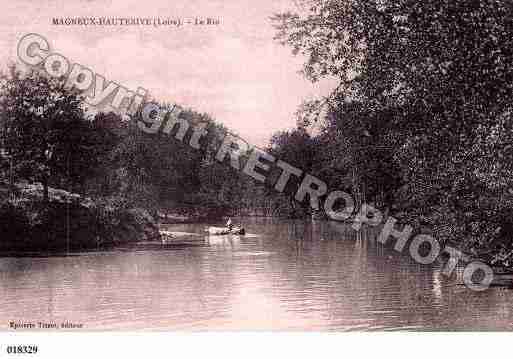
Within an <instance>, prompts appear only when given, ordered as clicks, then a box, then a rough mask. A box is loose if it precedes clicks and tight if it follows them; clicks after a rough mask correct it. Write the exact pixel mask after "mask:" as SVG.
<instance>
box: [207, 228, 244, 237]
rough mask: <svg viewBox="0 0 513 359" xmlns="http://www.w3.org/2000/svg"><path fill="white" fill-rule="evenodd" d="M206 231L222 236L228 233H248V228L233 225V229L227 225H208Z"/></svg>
mask: <svg viewBox="0 0 513 359" xmlns="http://www.w3.org/2000/svg"><path fill="white" fill-rule="evenodd" d="M205 231H206V232H208V233H209V234H211V235H213V236H222V235H226V234H237V235H244V234H246V230H245V229H244V228H243V227H233V228H232V229H231V230H230V229H229V228H227V227H208V228H207V229H205Z"/></svg>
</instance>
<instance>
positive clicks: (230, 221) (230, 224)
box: [226, 217, 233, 231]
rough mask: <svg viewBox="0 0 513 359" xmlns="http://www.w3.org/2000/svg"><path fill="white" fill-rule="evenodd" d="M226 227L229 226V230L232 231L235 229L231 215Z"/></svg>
mask: <svg viewBox="0 0 513 359" xmlns="http://www.w3.org/2000/svg"><path fill="white" fill-rule="evenodd" d="M226 227H228V230H230V231H231V230H232V229H233V223H232V219H231V218H230V217H228V221H226Z"/></svg>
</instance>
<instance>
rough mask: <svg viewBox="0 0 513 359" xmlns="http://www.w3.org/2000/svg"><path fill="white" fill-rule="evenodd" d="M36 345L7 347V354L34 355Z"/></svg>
mask: <svg viewBox="0 0 513 359" xmlns="http://www.w3.org/2000/svg"><path fill="white" fill-rule="evenodd" d="M36 353H37V345H8V346H7V354H36Z"/></svg>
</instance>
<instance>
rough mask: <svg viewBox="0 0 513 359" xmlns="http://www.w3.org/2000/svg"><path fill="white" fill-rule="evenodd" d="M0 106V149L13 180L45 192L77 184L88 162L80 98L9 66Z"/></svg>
mask: <svg viewBox="0 0 513 359" xmlns="http://www.w3.org/2000/svg"><path fill="white" fill-rule="evenodd" d="M0 92H1V98H0V107H1V114H2V119H3V130H4V132H3V137H4V141H3V142H4V150H5V151H6V153H7V154H8V155H9V156H10V157H11V158H12V160H13V162H14V169H15V172H16V175H17V176H19V177H21V178H24V179H27V180H29V181H37V182H41V183H42V185H43V189H44V191H43V198H44V201H45V202H48V199H49V198H48V187H49V186H50V185H52V184H53V185H56V186H60V187H62V186H63V185H65V184H66V183H67V184H69V185H70V186H71V185H73V184H75V183H80V182H83V181H84V179H85V178H86V177H87V175H88V169H90V168H91V167H92V162H94V159H95V156H94V155H92V153H94V143H93V142H92V141H91V140H90V134H91V128H90V122H89V121H88V120H87V119H86V118H85V116H84V112H83V110H82V106H81V103H82V98H81V97H80V95H79V94H78V93H77V92H74V91H70V90H68V89H66V88H65V86H64V82H63V80H61V79H56V78H49V77H46V76H44V75H42V74H40V73H38V72H36V71H32V72H29V73H26V74H23V73H21V72H20V71H17V70H16V69H15V68H14V67H11V68H10V72H9V73H8V74H7V75H5V76H3V77H2V83H1V88H0Z"/></svg>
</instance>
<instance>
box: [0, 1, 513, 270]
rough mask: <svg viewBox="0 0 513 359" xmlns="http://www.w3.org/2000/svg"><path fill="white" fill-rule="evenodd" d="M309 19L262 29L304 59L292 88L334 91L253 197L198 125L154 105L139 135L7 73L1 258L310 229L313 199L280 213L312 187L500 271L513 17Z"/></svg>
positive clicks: (111, 117) (65, 91)
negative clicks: (161, 230) (155, 114)
mask: <svg viewBox="0 0 513 359" xmlns="http://www.w3.org/2000/svg"><path fill="white" fill-rule="evenodd" d="M307 3H308V4H309V5H308V6H306V7H305V9H304V13H301V14H299V13H293V12H285V13H282V14H277V15H276V16H274V17H273V18H272V21H273V23H274V26H275V28H276V39H277V40H278V41H280V42H281V43H282V44H284V45H286V46H289V47H290V48H291V49H293V52H294V53H302V54H303V56H305V57H306V61H305V62H304V66H303V73H304V75H305V77H306V78H307V79H309V80H311V81H312V82H316V81H318V80H321V79H327V78H330V79H337V80H338V83H339V85H338V86H337V87H336V88H335V89H334V90H333V92H332V93H330V94H329V95H328V96H326V97H322V98H317V99H314V100H312V101H308V102H305V103H303V104H302V105H301V106H300V108H299V109H298V112H297V126H296V128H294V129H291V130H288V131H280V132H277V133H275V134H274V135H273V136H272V137H271V139H270V141H269V144H268V146H267V147H266V148H265V151H266V152H267V153H268V154H269V155H271V156H272V157H273V158H276V159H279V160H280V161H282V162H283V163H288V164H291V166H294V169H295V170H297V171H295V173H296V175H291V174H293V173H294V172H291V173H289V180H288V181H287V182H286V184H285V185H284V188H281V189H282V192H280V193H277V192H276V191H275V190H274V189H275V186H276V184H277V183H278V182H279V181H280V178H282V177H281V175H282V174H283V169H282V170H280V169H279V168H277V167H276V166H275V167H271V168H270V169H269V171H268V173H267V174H268V176H266V177H265V179H264V182H263V183H260V182H258V181H253V180H251V179H250V178H249V177H248V176H247V175H245V174H244V173H242V172H241V171H237V170H235V169H234V168H233V167H231V166H230V165H228V164H227V163H228V162H229V160H228V158H224V157H223V158H222V159H221V160H217V156H216V155H217V152H218V150H219V148H220V146H221V145H222V144H223V141H224V138H225V137H226V136H227V133H228V132H229V131H228V129H226V128H225V127H224V126H223V125H221V124H220V123H218V122H216V121H215V120H214V119H213V118H212V117H211V116H209V115H208V114H204V113H203V114H202V113H198V112H196V111H194V110H192V109H185V108H183V107H181V106H179V105H177V104H170V103H166V102H161V103H158V104H155V105H156V108H158V109H159V111H162V113H165V114H166V115H165V116H163V118H162V121H161V122H162V125H163V126H164V124H165V126H166V127H165V131H158V130H159V129H160V128H156V129H155V130H156V131H155V133H152V134H149V133H144V131H141V129H140V128H139V126H138V124H140V123H145V124H147V122H146V121H144V116H142V114H141V113H140V112H137V113H135V114H131V115H130V116H121V115H120V114H119V113H113V112H110V113H103V112H99V113H94V114H91V113H86V111H85V110H84V106H85V105H84V103H85V101H84V98H85V97H86V96H85V95H84V94H83V93H81V92H79V91H78V90H76V89H75V88H72V89H70V88H68V87H66V85H65V81H64V79H63V78H56V77H54V76H50V75H48V74H44V72H43V71H38V70H41V68H30V69H29V71H26V70H27V69H25V68H24V69H19V68H16V67H15V66H12V67H10V68H9V71H8V72H7V73H6V74H4V75H3V76H2V77H1V83H0V84H1V87H0V94H1V96H0V125H1V130H2V132H1V144H0V149H1V154H0V179H1V180H2V181H3V182H2V183H3V184H4V185H3V190H2V193H3V197H2V202H1V203H0V208H1V211H2V213H1V214H0V218H2V222H1V225H2V231H3V232H2V239H1V241H2V243H1V244H0V247H3V248H19V249H20V250H24V249H27V250H28V249H29V248H31V247H46V248H48V249H49V250H51V249H52V248H54V247H62V246H63V245H66V246H69V245H70V243H68V242H66V243H65V241H64V240H63V238H70V237H71V236H70V235H71V234H73V235H76V238H74V239H73V244H71V245H72V246H75V245H76V246H77V247H80V246H82V245H84V246H87V245H90V244H91V243H100V245H115V244H116V243H120V242H122V241H128V242H130V241H137V240H138V239H143V240H148V239H151V238H153V236H154V235H155V234H156V233H157V232H156V231H158V223H157V222H158V221H159V220H164V221H168V222H175V223H185V222H190V221H201V219H208V218H215V217H218V218H219V217H221V216H224V215H242V214H254V215H256V214H259V213H260V214H262V215H265V216H270V217H284V218H306V219H311V218H312V216H314V218H315V217H316V216H318V218H325V217H326V216H325V214H323V213H322V210H321V212H320V213H319V212H316V211H314V210H312V208H311V203H309V202H311V200H312V198H313V197H316V194H315V193H316V191H315V188H312V187H310V188H309V190H310V192H309V194H308V195H309V196H310V201H308V200H305V199H306V196H302V197H301V198H302V201H295V200H294V197H295V196H294V195H295V193H296V192H297V190H298V187H299V186H300V185H301V184H302V183H303V181H302V180H303V179H305V178H306V175H305V174H314V175H315V176H316V177H317V178H318V179H320V180H322V182H323V183H324V184H326V185H327V187H328V188H336V189H339V190H340V191H345V192H347V193H348V194H350V195H351V196H352V198H354V202H355V206H354V207H355V211H358V209H359V208H362V205H363V204H370V205H372V206H374V207H375V208H376V209H379V210H380V211H381V212H382V213H386V216H393V217H394V218H396V219H397V220H398V223H397V228H396V229H397V230H398V231H401V230H402V228H404V225H406V224H408V225H410V226H411V227H413V228H415V230H417V231H420V230H422V231H424V230H426V231H429V233H432V235H433V237H434V238H436V239H437V240H438V241H440V242H441V243H442V244H447V243H451V245H453V246H454V247H455V248H458V249H460V250H461V251H462V252H465V253H468V254H469V255H471V256H473V257H476V258H480V259H482V260H483V261H484V262H486V263H489V264H491V265H492V266H495V267H499V268H503V269H504V270H508V269H509V270H511V269H513V167H512V164H513V146H512V143H513V118H512V117H513V111H512V108H511V99H512V98H513V67H511V66H508V64H510V63H511V62H512V61H513V52H511V48H512V46H513V42H512V41H513V40H512V38H511V36H510V34H511V33H513V23H512V22H511V21H510V19H511V17H512V16H513V8H512V7H511V6H504V4H502V1H487V0H483V1H479V2H475V3H472V4H469V3H468V1H464V0H454V1H451V3H450V6H447V4H445V3H441V2H439V1H424V2H417V3H415V4H414V5H412V6H410V5H411V4H409V3H405V2H404V1H390V2H385V3H382V2H371V3H368V2H348V3H347V4H346V5H347V6H339V2H338V1H321V0H309V1H307ZM484 5H486V6H484ZM455 14H457V16H455ZM476 24H478V25H479V26H476ZM427 35H429V36H427ZM328 44H329V46H328ZM355 69H358V71H357V72H355ZM157 105H158V106H157ZM173 116H175V117H173ZM170 118H173V121H169V119H170ZM156 122H158V123H160V122H159V121H156ZM170 123H172V124H170ZM159 126H160V125H159ZM193 128H194V129H195V131H189V129H193ZM196 130H198V132H197V131H196ZM162 132H165V135H164V134H163V133H162ZM199 134H201V135H202V136H199ZM194 136H195V137H194ZM198 136H199V137H198ZM193 138H194V139H195V140H197V141H198V142H197V143H195V142H194V141H193V142H194V143H195V146H194V148H191V146H188V145H187V144H189V143H191V139H193ZM239 147H240V146H239ZM232 149H234V148H232ZM239 149H240V148H239ZM230 160H233V158H231V159H230ZM239 160H240V161H246V163H247V161H249V160H250V159H249V158H248V156H245V155H241V156H240V158H239ZM220 161H224V162H223V163H221V162H220ZM233 162H235V161H233ZM237 167H238V166H237ZM269 167H270V166H269ZM263 168H264V167H260V170H263ZM21 183H25V184H24V185H21ZM35 184H38V185H37V186H38V187H37V189H34V188H35V187H34V186H35ZM20 186H21V187H20ZM14 187H19V188H17V189H16V190H15V189H14ZM63 191H64V192H66V194H63ZM320 192H321V191H319V192H318V193H320ZM74 193H77V194H78V195H75V194H74ZM76 196H78V197H76ZM317 197H318V198H315V201H314V202H318V204H319V207H320V208H323V206H324V204H325V201H326V198H325V196H324V197H323V196H322V195H317ZM88 199H91V200H88ZM340 202H343V201H340ZM313 207H316V206H313ZM166 209H167V210H166ZM256 209H259V210H258V211H256ZM332 209H333V211H339V210H342V209H343V203H338V204H335V205H334V206H333V208H332ZM159 213H160V217H162V218H158V217H159ZM91 238H93V239H94V241H92V242H91V243H90V242H89V241H91Z"/></svg>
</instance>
